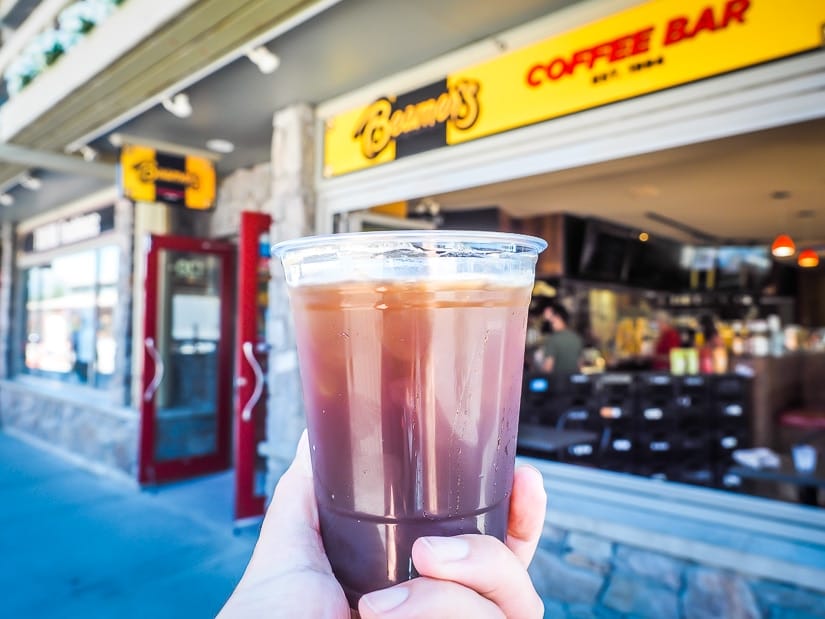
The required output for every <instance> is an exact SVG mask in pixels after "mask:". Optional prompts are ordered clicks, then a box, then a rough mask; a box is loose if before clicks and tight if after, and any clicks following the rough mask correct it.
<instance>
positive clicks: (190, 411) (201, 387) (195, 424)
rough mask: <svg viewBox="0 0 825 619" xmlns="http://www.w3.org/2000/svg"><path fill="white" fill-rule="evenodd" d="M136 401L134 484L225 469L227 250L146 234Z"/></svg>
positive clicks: (230, 250)
mask: <svg viewBox="0 0 825 619" xmlns="http://www.w3.org/2000/svg"><path fill="white" fill-rule="evenodd" d="M150 243H151V245H150V248H149V252H148V254H147V268H146V284H145V301H146V307H145V310H144V323H143V334H144V353H143V384H142V387H143V391H142V397H141V430H140V454H139V456H140V464H139V474H138V479H139V481H140V483H141V484H154V483H159V482H163V481H169V480H173V479H182V478H186V477H192V476H195V475H201V474H204V473H212V472H215V471H220V470H223V469H226V468H228V466H229V445H230V432H231V407H232V343H233V338H232V327H233V325H232V310H233V308H232V299H233V292H234V291H233V281H232V280H233V278H234V251H235V249H234V247H233V246H232V245H230V244H227V243H219V242H214V241H208V240H204V239H193V238H186V237H176V236H154V235H153V236H151V237H150Z"/></svg>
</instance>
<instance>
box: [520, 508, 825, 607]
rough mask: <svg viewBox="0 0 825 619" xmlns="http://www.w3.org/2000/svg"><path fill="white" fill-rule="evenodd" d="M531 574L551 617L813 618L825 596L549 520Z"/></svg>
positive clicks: (823, 602)
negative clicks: (623, 542) (560, 524)
mask: <svg viewBox="0 0 825 619" xmlns="http://www.w3.org/2000/svg"><path fill="white" fill-rule="evenodd" d="M530 574H531V576H532V578H533V582H534V583H535V585H536V588H537V590H538V592H539V594H540V595H541V597H542V599H543V600H544V605H545V614H544V616H545V617H546V618H548V619H563V618H576V619H590V618H604V619H612V618H616V619H618V618H620V617H645V618H648V617H649V618H650V619H670V618H674V619H677V618H678V619H761V618H764V619H791V618H794V619H814V618H815V617H819V618H822V617H825V594H823V593H820V592H816V591H811V590H806V589H802V588H798V587H794V586H791V585H788V584H783V583H780V582H775V581H770V580H764V579H757V578H753V577H749V576H745V575H742V574H739V573H737V572H735V571H731V570H722V569H718V568H714V567H710V566H707V565H700V564H698V563H696V562H693V561H688V560H683V559H680V558H676V557H672V556H669V555H666V554H662V553H658V552H652V551H650V550H647V549H642V548H638V547H634V546H631V545H628V544H622V543H616V542H614V541H611V540H608V539H605V538H602V537H598V536H595V535H591V534H587V533H581V532H577V531H570V530H565V529H561V528H558V527H555V526H553V525H551V524H547V525H546V526H545V529H544V534H543V536H542V538H541V542H540V544H539V549H538V552H537V553H536V557H535V559H534V560H533V563H532V565H531V566H530Z"/></svg>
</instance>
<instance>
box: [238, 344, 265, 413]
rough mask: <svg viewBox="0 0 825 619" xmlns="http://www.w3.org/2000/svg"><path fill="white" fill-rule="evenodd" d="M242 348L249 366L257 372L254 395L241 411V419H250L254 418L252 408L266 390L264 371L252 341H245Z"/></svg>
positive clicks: (254, 372)
mask: <svg viewBox="0 0 825 619" xmlns="http://www.w3.org/2000/svg"><path fill="white" fill-rule="evenodd" d="M241 350H242V351H243V356H244V358H245V359H246V360H247V362H248V363H249V367H251V368H252V372H253V374H255V388H254V389H253V390H252V395H251V396H249V399H248V400H247V401H246V404H244V407H243V410H242V411H241V420H242V421H249V420H250V419H252V409H253V408H255V406H256V405H257V404H258V400H260V399H261V395H262V394H263V392H264V372H263V369H262V368H261V364H260V363H258V360H257V359H256V358H255V347H254V346H253V344H252V342H244V343H243V345H242V346H241Z"/></svg>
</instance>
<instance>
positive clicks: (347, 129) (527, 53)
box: [324, 0, 825, 176]
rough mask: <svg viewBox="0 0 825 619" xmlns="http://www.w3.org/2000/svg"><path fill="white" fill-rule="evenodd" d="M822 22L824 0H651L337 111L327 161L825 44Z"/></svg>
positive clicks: (482, 131)
mask: <svg viewBox="0 0 825 619" xmlns="http://www.w3.org/2000/svg"><path fill="white" fill-rule="evenodd" d="M823 24H825V2H823V1H822V0H794V1H793V2H787V1H783V0H654V1H651V2H647V3H644V4H641V5H639V6H636V7H633V8H630V9H627V10H625V11H623V12H621V13H617V14H615V15H612V16H610V17H607V18H605V19H603V20H601V21H598V22H595V23H592V24H589V25H587V26H583V27H581V28H578V29H576V30H572V31H569V32H567V33H564V34H561V35H558V36H554V37H552V38H550V39H546V40H544V41H541V42H539V43H536V44H534V45H530V46H528V47H525V48H523V49H520V50H516V51H514V52H511V53H508V54H504V55H502V56H499V57H497V58H495V59H493V60H490V61H487V62H483V63H480V64H478V65H476V66H474V67H470V68H468V69H465V70H462V71H459V72H456V73H454V74H452V75H449V76H447V78H446V80H445V81H443V82H440V83H439V84H438V85H431V86H430V87H426V88H424V89H420V91H421V92H426V93H427V96H426V97H422V98H421V99H420V100H410V96H409V95H412V94H414V93H408V95H405V96H402V97H398V99H397V100H396V99H389V98H388V99H380V100H378V101H376V102H374V103H372V104H371V105H369V106H366V107H364V108H359V109H356V110H352V111H350V112H347V113H344V114H341V115H340V116H337V117H335V118H334V119H332V120H330V121H329V122H328V123H327V130H326V136H325V152H324V157H325V159H324V162H325V168H324V173H325V175H326V176H337V175H341V174H346V173H348V172H353V171H355V170H360V169H363V168H367V167H371V166H374V165H377V164H381V163H386V162H388V161H392V160H394V159H398V158H400V157H401V156H404V155H408V154H414V153H417V152H422V151H424V150H429V149H432V148H438V147H439V146H445V145H449V144H459V143H461V142H467V141H469V140H474V139H477V138H480V137H484V136H488V135H493V134H496V133H501V132H503V131H507V130H510V129H514V128H517V127H523V126H526V125H530V124H534V123H538V122H542V121H546V120H550V119H552V118H557V117H560V116H564V115H567V114H572V113H575V112H579V111H583V110H587V109H591V108H594V107H598V106H601V105H606V104H610V103H615V102H617V101H622V100H625V99H629V98H632V97H636V96H640V95H644V94H649V93H652V92H656V91H659V90H663V89H665V88H670V87H673V86H678V85H682V84H687V83H689V82H693V81H696V80H701V79H705V78H708V77H712V76H715V75H720V74H723V73H728V72H731V71H735V70H738V69H742V68H745V67H749V66H753V65H757V64H761V63H764V62H768V61H771V60H775V59H778V58H783V57H787V56H790V55H793V54H798V53H801V52H805V51H809V50H813V49H816V48H819V47H821V46H822V44H823V30H822V28H823ZM436 86H438V88H437V89H436V90H440V94H437V95H436V93H435V91H434V90H433V89H434V87H436ZM416 92H419V91H416ZM399 102H400V103H401V104H399ZM402 151H403V152H402Z"/></svg>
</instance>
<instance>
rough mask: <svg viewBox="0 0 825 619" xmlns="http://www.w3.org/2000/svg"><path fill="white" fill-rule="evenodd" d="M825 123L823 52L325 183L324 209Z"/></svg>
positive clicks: (322, 181) (342, 208)
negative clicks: (824, 118)
mask: <svg viewBox="0 0 825 619" xmlns="http://www.w3.org/2000/svg"><path fill="white" fill-rule="evenodd" d="M823 115H825V51H817V52H813V53H809V54H805V55H802V56H798V57H795V58H790V59H786V60H783V61H777V62H773V63H769V64H766V65H762V66H758V67H754V68H751V69H748V70H743V71H738V72H735V73H732V74H729V75H725V76H720V77H717V78H712V79H708V80H703V81H700V82H696V83H693V84H688V85H685V86H681V87H678V88H672V89H669V90H665V91H662V92H659V93H655V94H650V95H647V96H643V97H639V98H636V99H632V100H628V101H623V102H620V103H615V104H612V105H608V106H604V107H600V108H596V109H593V110H589V111H586V112H581V113H579V114H573V115H570V116H565V117H562V118H558V119H555V120H550V121H547V122H543V123H539V124H536V125H532V126H529V127H525V128H522V129H517V130H513V131H510V132H507V133H502V134H498V135H494V136H490V137H486V138H481V139H478V140H475V141H473V142H468V143H465V144H461V145H457V146H449V147H444V148H441V149H438V150H433V151H429V152H426V153H422V154H420V155H416V156H413V157H409V158H406V159H401V160H399V161H394V162H391V163H387V164H384V165H380V166H376V167H375V168H371V169H367V170H362V171H359V172H354V173H351V174H348V175H344V176H341V177H338V178H333V179H320V180H319V181H318V205H319V206H318V208H319V210H320V212H321V213H325V214H327V216H328V217H331V216H332V215H333V214H335V213H340V212H345V211H350V210H355V209H361V208H367V207H370V206H374V205H377V204H387V203H391V202H396V201H400V200H409V199H413V198H417V197H423V196H428V195H433V194H438V193H445V192H449V191H456V190H459V189H465V188H469V187H477V186H482V185H486V184H490V183H495V182H500V181H505V180H511V179H516V178H523V177H526V176H531V175H535V174H542V173H547V172H553V171H558V170H562V169H569V168H575V167H579V166H584V165H588V164H592V163H599V162H604V161H609V160H614V159H619V158H622V157H629V156H632V155H638V154H642V153H650V152H655V151H658V150H662V149H666V148H673V147H677V146H684V145H687V144H693V143H698V142H703V141H707V140H712V139H717V138H722V137H727V136H731V135H737V134H742V133H747V132H751V131H757V130H760V129H766V128H769V127H776V126H781V125H785V124H790V123H795V122H801V121H804V120H810V119H813V118H819V117H822V116H823ZM321 152H323V151H321Z"/></svg>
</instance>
